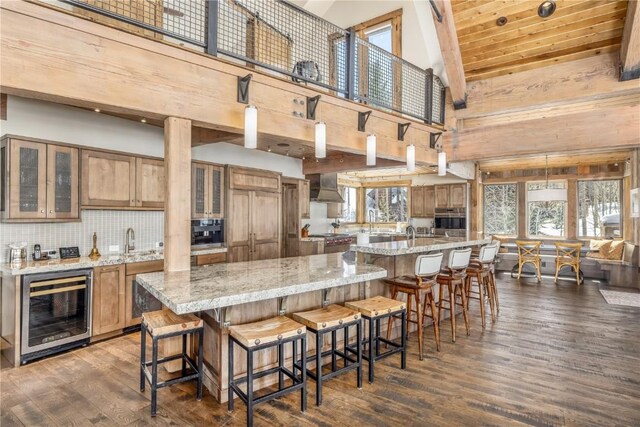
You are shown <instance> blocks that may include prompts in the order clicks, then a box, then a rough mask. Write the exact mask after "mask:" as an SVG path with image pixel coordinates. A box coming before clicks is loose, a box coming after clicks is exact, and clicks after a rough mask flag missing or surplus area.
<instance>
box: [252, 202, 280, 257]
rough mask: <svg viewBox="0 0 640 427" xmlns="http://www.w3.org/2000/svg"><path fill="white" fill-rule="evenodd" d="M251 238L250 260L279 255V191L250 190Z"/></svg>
mask: <svg viewBox="0 0 640 427" xmlns="http://www.w3.org/2000/svg"><path fill="white" fill-rule="evenodd" d="M251 238H252V243H253V245H252V255H251V259H252V260H260V259H271V258H278V257H279V256H280V193H270V192H266V191H254V192H252V198H251Z"/></svg>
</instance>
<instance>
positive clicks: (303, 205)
mask: <svg viewBox="0 0 640 427" xmlns="http://www.w3.org/2000/svg"><path fill="white" fill-rule="evenodd" d="M298 194H299V197H300V218H305V219H309V218H311V201H310V199H309V198H310V187H309V180H308V179H301V180H300V181H298Z"/></svg>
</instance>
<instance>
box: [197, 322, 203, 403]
mask: <svg viewBox="0 0 640 427" xmlns="http://www.w3.org/2000/svg"><path fill="white" fill-rule="evenodd" d="M203 340H204V328H201V329H200V330H199V331H198V400H202V378H203V376H204V375H203V372H202V359H203V352H204V351H203V347H204V341H203Z"/></svg>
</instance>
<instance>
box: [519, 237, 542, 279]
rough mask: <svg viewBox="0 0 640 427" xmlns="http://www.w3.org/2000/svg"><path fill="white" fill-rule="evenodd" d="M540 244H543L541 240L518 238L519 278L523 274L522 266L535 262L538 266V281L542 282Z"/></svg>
mask: <svg viewBox="0 0 640 427" xmlns="http://www.w3.org/2000/svg"><path fill="white" fill-rule="evenodd" d="M540 245H542V242H541V241H539V240H516V246H518V279H520V275H521V274H522V266H523V265H525V264H533V266H534V267H535V268H536V274H537V276H538V282H540V280H541V277H540V275H541V273H540Z"/></svg>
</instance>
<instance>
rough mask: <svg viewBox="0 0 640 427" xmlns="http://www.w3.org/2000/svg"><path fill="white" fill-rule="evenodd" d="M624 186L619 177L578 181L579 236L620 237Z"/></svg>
mask: <svg viewBox="0 0 640 427" xmlns="http://www.w3.org/2000/svg"><path fill="white" fill-rule="evenodd" d="M621 193H622V186H621V183H620V180H619V179H612V180H602V181H579V182H578V236H580V237H606V238H610V237H620V236H621V234H620V230H621V215H620V213H621V212H622V203H621V200H622V196H621Z"/></svg>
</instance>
